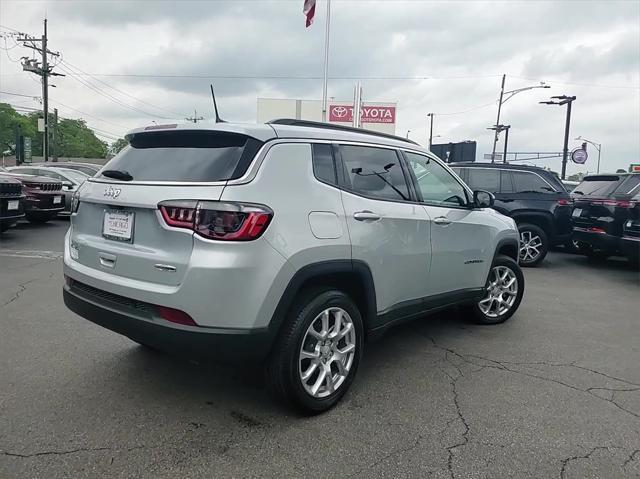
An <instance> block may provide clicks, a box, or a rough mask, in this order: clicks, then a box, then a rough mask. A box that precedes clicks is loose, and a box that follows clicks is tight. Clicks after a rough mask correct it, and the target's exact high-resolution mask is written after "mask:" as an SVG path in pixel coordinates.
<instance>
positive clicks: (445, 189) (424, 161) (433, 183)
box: [405, 152, 467, 205]
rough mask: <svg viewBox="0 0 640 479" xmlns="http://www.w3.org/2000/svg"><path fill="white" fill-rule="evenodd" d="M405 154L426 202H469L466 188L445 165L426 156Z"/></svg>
mask: <svg viewBox="0 0 640 479" xmlns="http://www.w3.org/2000/svg"><path fill="white" fill-rule="evenodd" d="M405 154H406V155H407V161H408V162H409V167H410V168H411V170H412V171H413V174H414V175H415V178H416V183H417V184H418V190H419V192H420V194H421V196H422V200H423V201H424V202H425V203H436V204H442V203H445V204H446V203H449V204H454V205H466V204H467V195H466V193H465V189H464V188H463V186H462V185H461V184H460V183H459V182H458V181H457V180H456V179H455V178H454V176H453V175H451V173H449V172H448V171H447V170H446V169H445V168H444V167H443V166H441V165H440V164H438V163H437V162H436V161H434V160H431V159H429V158H428V157H426V156H422V155H417V154H415V153H409V152H405Z"/></svg>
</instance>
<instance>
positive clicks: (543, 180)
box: [449, 163, 572, 266]
mask: <svg viewBox="0 0 640 479" xmlns="http://www.w3.org/2000/svg"><path fill="white" fill-rule="evenodd" d="M449 166H451V167H452V168H453V170H454V171H455V172H456V173H457V174H458V175H459V176H460V177H461V178H462V179H463V180H464V181H465V182H466V183H467V185H469V186H470V187H471V188H472V189H482V190H487V191H490V192H492V193H493V194H494V195H495V197H496V201H495V205H494V206H493V207H494V208H495V209H496V210H497V211H499V212H500V213H502V214H504V215H507V216H511V217H512V218H513V219H514V220H515V221H516V224H517V225H518V230H519V231H520V264H521V265H522V266H535V265H537V264H539V263H540V262H541V261H542V260H543V259H544V257H545V256H546V255H547V251H549V248H550V247H552V246H555V245H566V244H568V243H570V241H571V209H572V200H571V197H570V196H569V193H567V190H566V189H565V188H564V186H563V185H562V183H561V182H560V179H559V178H558V176H557V175H556V174H555V173H553V172H551V171H547V170H544V169H542V168H538V167H535V166H523V165H511V164H504V163H454V164H451V165H449Z"/></svg>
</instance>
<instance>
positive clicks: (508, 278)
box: [478, 266, 518, 318]
mask: <svg viewBox="0 0 640 479" xmlns="http://www.w3.org/2000/svg"><path fill="white" fill-rule="evenodd" d="M517 296H518V278H517V277H516V274H515V272H514V271H513V270H511V269H510V268H507V267H506V266H495V267H494V268H492V269H491V273H490V274H489V284H488V285H487V294H486V295H485V297H484V298H483V299H482V300H480V302H479V303H478V307H479V308H480V311H482V313H483V314H484V315H485V316H487V317H490V318H498V317H500V316H503V315H504V314H506V313H507V312H508V311H509V310H510V309H511V307H512V306H513V304H514V303H515V301H516V297H517Z"/></svg>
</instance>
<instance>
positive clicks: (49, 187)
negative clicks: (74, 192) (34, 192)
mask: <svg viewBox="0 0 640 479" xmlns="http://www.w3.org/2000/svg"><path fill="white" fill-rule="evenodd" d="M25 185H27V186H28V187H29V188H37V189H39V190H40V191H58V190H61V189H62V183H26V182H25Z"/></svg>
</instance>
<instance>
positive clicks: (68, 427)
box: [0, 220, 640, 479]
mask: <svg viewBox="0 0 640 479" xmlns="http://www.w3.org/2000/svg"><path fill="white" fill-rule="evenodd" d="M67 226H68V222H67V221H65V220H57V221H53V222H51V223H50V224H47V225H43V226H38V227H35V226H29V225H27V224H21V225H20V226H19V228H16V229H12V230H10V231H8V232H7V233H5V234H3V235H2V236H0V478H2V479H5V478H11V479H12V478H47V479H53V478H84V477H91V478H95V477H109V478H119V477H122V478H125V477H149V478H164V477H167V478H169V477H170V478H176V477H179V478H186V477H189V478H212V477H216V478H217V477H277V478H282V477H340V478H347V477H363V478H369V477H390V478H396V477H415V478H425V477H433V478H481V477H490V478H503V477H504V478H506V477H518V478H541V477H553V478H585V477H601V478H633V477H635V478H637V477H640V340H639V339H640V333H639V328H640V313H639V309H640V300H639V296H640V294H639V293H640V275H639V274H638V272H637V271H634V270H632V269H631V268H629V267H628V266H627V265H626V263H625V262H623V261H615V260H614V261H609V262H606V263H598V264H592V263H589V262H588V261H587V259H586V258H584V257H581V256H577V255H569V254H563V253H551V254H550V255H549V256H548V259H547V260H546V261H545V262H544V263H543V264H542V265H541V266H540V267H538V268H533V269H526V270H525V278H526V283H527V285H526V292H525V296H524V300H523V302H522V305H521V306H520V310H519V311H518V312H517V313H516V315H515V316H514V317H513V318H512V319H511V320H509V321H508V322H507V323H505V324H503V325H499V326H477V325H474V324H470V323H469V322H467V321H466V319H465V318H464V317H461V316H460V315H459V314H458V313H456V312H455V311H449V312H445V313H441V314H439V315H437V316H432V317H427V318H424V319H421V320H418V321H415V322H413V323H410V324H407V325H404V326H401V327H398V328H396V329H394V330H392V331H390V332H389V333H388V334H387V335H386V336H385V337H384V338H382V339H381V340H379V341H377V342H375V343H372V344H368V345H367V347H366V351H365V356H364V359H363V362H362V364H361V367H360V370H359V372H358V377H357V378H356V380H355V382H354V384H353V386H352V388H351V390H350V391H349V392H348V393H347V395H346V396H345V398H344V400H343V401H342V403H341V404H340V405H338V407H336V408H335V409H333V410H332V411H330V412H328V413H325V414H322V415H320V416H316V417H312V418H303V417H299V416H296V415H295V414H292V413H291V412H289V411H288V410H286V409H283V408H282V407H280V406H278V405H277V404H274V403H273V402H272V401H271V400H270V399H269V397H268V395H267V393H266V390H265V387H264V383H263V379H262V376H261V374H259V372H258V371H255V370H252V369H247V368H224V367H216V366H211V365H205V364H194V363H190V362H186V361H183V360H178V359H175V358H172V357H169V356H167V355H163V354H159V353H153V352H151V351H148V350H146V349H145V348H143V347H141V346H138V345H137V344H135V343H133V342H131V341H130V340H128V339H127V338H124V337H122V336H118V335H116V334H115V333H112V332H110V331H107V330H104V329H102V328H100V327H98V326H96V325H94V324H92V323H90V322H88V321H86V320H84V319H81V318H79V317H78V316H75V315H74V314H72V313H71V312H69V311H68V310H67V309H66V308H65V306H64V304H63V302H62V295H61V288H62V271H61V269H62V268H61V262H62V260H61V251H62V239H63V236H64V232H65V230H66V227H67Z"/></svg>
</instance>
